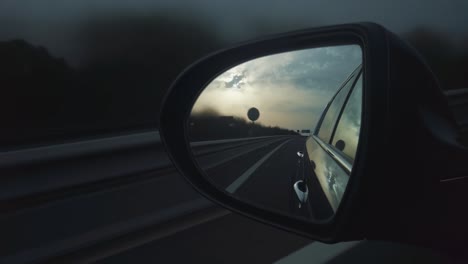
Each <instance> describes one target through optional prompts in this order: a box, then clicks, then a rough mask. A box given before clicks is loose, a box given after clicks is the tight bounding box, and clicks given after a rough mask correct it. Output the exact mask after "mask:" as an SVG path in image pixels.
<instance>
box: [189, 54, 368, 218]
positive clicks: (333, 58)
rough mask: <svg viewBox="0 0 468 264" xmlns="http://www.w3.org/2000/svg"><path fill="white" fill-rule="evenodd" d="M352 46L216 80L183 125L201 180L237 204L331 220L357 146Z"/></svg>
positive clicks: (358, 100) (252, 64)
mask: <svg viewBox="0 0 468 264" xmlns="http://www.w3.org/2000/svg"><path fill="white" fill-rule="evenodd" d="M361 65H362V53H361V48H360V46H359V45H343V46H331V47H321V48H313V49H305V50H296V51H291V52H285V53H279V54H273V55H270V56H266V57H261V58H257V59H254V60H251V61H247V62H245V63H243V64H240V65H237V66H235V67H233V68H231V69H229V70H227V71H226V72H224V73H222V74H221V75H219V76H217V78H215V79H214V80H213V81H212V82H211V83H209V84H208V85H207V87H206V88H205V89H204V90H203V91H202V93H201V94H200V96H199V97H198V98H197V101H196V102H195V104H194V106H193V109H192V112H191V115H190V117H189V120H188V122H187V125H188V128H187V129H188V137H189V140H190V144H191V147H192V152H193V156H194V158H195V160H196V162H197V164H198V166H199V167H200V169H201V170H202V171H203V172H204V175H205V176H206V177H207V178H208V180H209V181H210V182H211V183H212V184H213V185H214V186H216V187H217V188H219V189H220V190H222V191H224V192H226V193H228V194H230V195H232V196H233V197H235V198H236V199H239V200H241V201H243V202H246V203H250V204H252V205H255V206H257V207H262V208H264V209H267V210H270V211H276V212H279V213H282V214H286V215H289V216H294V217H298V218H302V219H307V220H309V221H318V220H326V219H329V218H330V217H332V216H333V214H334V213H335V212H336V210H337V209H338V206H339V204H340V202H341V199H342V197H343V193H344V192H345V189H346V186H347V183H348V181H349V176H350V175H351V171H352V165H353V161H354V158H355V154H356V149H357V144H358V141H359V131H360V127H361V112H362V111H361V108H362V89H363V88H362V76H361V75H362V73H361V71H362V70H361Z"/></svg>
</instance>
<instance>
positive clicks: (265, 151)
mask: <svg viewBox="0 0 468 264" xmlns="http://www.w3.org/2000/svg"><path fill="white" fill-rule="evenodd" d="M306 140H307V138H306V137H301V136H292V137H286V138H280V139H277V140H270V141H266V142H259V143H256V144H253V145H249V146H243V147H240V148H235V149H231V150H229V151H226V152H223V153H215V154H212V155H208V156H204V157H200V158H199V159H198V161H199V164H200V166H201V167H202V168H203V169H204V170H205V171H206V174H207V175H208V177H209V178H210V179H211V180H212V181H213V182H214V183H215V184H216V185H217V186H218V187H219V188H220V189H223V190H225V191H226V192H228V193H231V194H232V195H234V196H235V197H237V198H239V199H240V200H243V201H248V202H249V203H252V204H255V205H257V206H259V207H263V208H267V209H269V210H275V211H277V212H281V213H284V214H288V215H294V216H297V217H301V218H306V219H323V218H327V217H329V216H331V214H332V213H333V211H332V209H331V207H330V205H329V203H328V201H327V200H326V198H325V195H324V194H323V191H322V189H321V187H320V185H319V183H318V181H317V179H316V177H315V175H314V173H313V169H312V167H311V166H310V162H309V157H308V156H307V152H306V150H305V142H306ZM298 151H302V152H303V153H304V154H305V156H304V157H303V158H300V157H299V156H298V155H297V152H298ZM299 180H305V181H306V183H307V185H308V189H309V197H308V200H307V202H306V203H305V204H300V202H299V200H298V198H297V195H296V193H295V191H294V188H293V185H294V183H296V182H297V181H299Z"/></svg>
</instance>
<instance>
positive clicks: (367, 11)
mask: <svg viewBox="0 0 468 264" xmlns="http://www.w3.org/2000/svg"><path fill="white" fill-rule="evenodd" d="M467 11H468V1H466V0H433V1H431V0H411V1H407V0H391V1H390V0H386V1H384V0H350V1H337V0H315V1H311V0H298V1H286V0H284V1H280V0H265V1H251V0H236V1H214V0H186V1H173V0H159V1H153V0H132V1H128V0H80V1H75V0H43V1H37V0H2V1H0V23H1V24H2V27H1V28H0V41H3V40H8V39H11V38H24V39H26V40H28V41H29V42H32V43H33V44H35V45H43V46H46V47H47V48H48V49H50V50H51V52H52V53H53V54H54V55H56V56H61V57H62V56H63V57H66V58H67V59H68V60H69V61H72V62H73V61H74V60H79V58H78V57H79V56H80V52H81V49H83V46H82V45H84V44H83V43H81V41H82V39H80V37H79V36H77V34H78V33H79V31H80V27H81V26H82V23H83V21H86V20H90V19H93V18H100V17H105V16H114V17H115V16H117V17H118V16H119V15H132V14H136V15H139V14H142V13H143V14H164V15H167V16H169V17H174V16H179V17H184V18H187V19H192V20H195V21H198V22H200V23H202V24H203V25H204V26H205V27H206V28H209V29H210V30H216V31H217V34H218V35H219V37H221V38H223V39H225V40H226V41H227V43H235V42H239V41H243V40H247V39H250V38H254V37H257V36H259V35H265V34H271V33H280V32H284V31H288V30H294V29H299V28H305V27H315V26H322V25H331V24H340V23H351V22H360V21H373V22H377V23H380V24H382V25H384V26H386V27H387V28H389V29H390V30H393V31H395V32H397V33H404V32H408V31H411V30H413V29H414V28H416V27H427V28H430V29H432V30H436V31H441V32H445V33H448V34H449V36H451V37H455V38H456V37H457V36H461V35H468V23H466V13H467Z"/></svg>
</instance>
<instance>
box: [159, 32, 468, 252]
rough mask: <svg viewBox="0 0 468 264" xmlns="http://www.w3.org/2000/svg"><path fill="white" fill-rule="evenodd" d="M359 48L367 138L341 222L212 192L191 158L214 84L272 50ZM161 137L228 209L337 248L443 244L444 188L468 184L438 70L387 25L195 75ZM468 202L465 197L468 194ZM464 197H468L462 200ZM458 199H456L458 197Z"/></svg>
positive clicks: (288, 41)
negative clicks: (372, 242) (194, 131)
mask: <svg viewBox="0 0 468 264" xmlns="http://www.w3.org/2000/svg"><path fill="white" fill-rule="evenodd" d="M341 44H358V45H360V46H361V48H362V51H363V58H364V63H363V73H364V75H363V76H364V93H363V94H364V98H363V113H364V114H363V119H362V127H361V135H360V142H359V146H358V150H357V153H358V155H356V157H357V158H356V159H355V163H354V164H355V166H354V168H353V171H352V176H351V180H350V182H349V185H348V187H347V190H346V192H345V194H344V197H343V202H342V203H341V204H340V207H339V209H338V211H337V212H336V215H335V217H334V218H333V219H331V220H330V221H326V222H323V223H309V222H306V221H303V220H300V219H296V218H291V217H288V216H285V215H282V214H278V213H275V212H271V211H268V210H264V209H261V208H258V207H255V206H252V205H250V204H248V203H244V202H240V201H238V200H236V199H234V198H232V197H230V196H228V195H226V194H225V193H223V192H221V191H219V190H218V189H217V188H215V187H214V186H212V184H211V183H210V182H208V181H207V180H206V179H205V178H204V177H203V175H202V173H201V172H200V171H199V169H198V167H197V166H196V164H195V163H194V161H193V158H192V157H191V155H190V146H189V143H188V138H187V134H186V129H187V118H188V116H189V114H190V111H191V109H192V106H193V104H194V102H195V100H196V98H197V97H198V95H199V94H200V92H201V91H202V90H203V89H204V88H205V87H206V85H207V84H208V83H209V82H210V81H211V80H213V78H215V77H216V76H217V75H219V74H221V73H222V72H223V71H225V70H226V69H229V68H230V67H233V66H235V65H238V64H240V63H242V62H245V61H248V60H251V59H254V58H258V57H261V56H266V55H269V54H274V53H279V52H285V51H291V50H298V49H303V48H311V47H320V46H327V45H341ZM160 134H161V138H162V140H163V142H164V144H165V146H166V149H167V151H168V153H169V156H170V158H171V159H172V161H173V163H174V165H175V166H176V167H177V169H178V170H179V171H180V172H181V173H182V174H183V175H184V176H185V178H186V179H187V180H188V181H189V183H190V184H191V185H193V187H194V188H196V189H197V190H198V191H199V192H200V193H202V194H203V195H204V196H206V197H207V198H209V199H211V200H213V201H215V202H217V203H219V204H221V205H222V206H224V207H226V208H228V209H230V210H232V211H235V212H238V213H241V214H243V215H246V216H248V217H251V218H254V219H256V220H259V221H261V222H264V223H268V224H271V225H274V226H276V227H279V228H282V229H285V230H288V231H292V232H296V233H298V234H302V235H305V236H308V237H310V238H312V239H315V240H319V241H323V242H327V243H333V242H338V241H348V240H357V239H382V240H393V241H404V242H410V243H418V244H434V243H439V242H440V237H441V235H442V234H441V225H442V224H443V223H444V219H442V218H443V217H442V216H441V215H440V212H441V206H443V204H444V203H446V202H450V203H452V202H453V201H452V200H450V201H446V200H444V199H443V198H442V194H441V185H442V184H444V182H445V181H450V182H451V184H452V183H453V182H452V180H453V179H457V180H460V181H464V182H466V178H464V177H465V176H467V175H468V173H467V171H468V170H467V167H466V165H464V164H463V162H464V161H467V160H468V155H467V150H466V149H465V148H464V147H462V146H461V145H459V144H458V142H457V141H456V125H455V121H454V119H453V117H452V114H451V113H450V111H449V109H448V104H447V102H446V99H445V97H444V96H443V93H442V91H441V89H440V87H439V86H438V83H437V80H436V78H435V76H434V74H433V73H432V72H431V70H430V69H429V67H428V66H427V65H426V64H425V63H424V61H423V60H422V59H421V58H420V57H419V55H418V53H417V52H416V51H414V50H413V49H412V48H411V47H410V46H408V45H407V44H406V43H405V42H403V41H402V40H400V39H399V38H398V37H397V36H396V35H394V34H393V33H391V32H389V31H387V30H386V29H385V28H383V27H382V26H380V25H377V24H373V23H358V24H347V25H339V26H331V27H323V28H317V29H310V30H303V31H297V32H292V33H287V34H282V35H277V36H273V37H267V38H264V39H260V40H256V41H254V42H249V43H243V44H240V45H238V46H235V47H232V48H229V49H225V50H222V51H219V52H216V53H214V54H212V55H209V56H207V57H206V58H203V59H201V60H199V61H198V62H196V63H194V64H193V65H192V66H190V67H189V68H188V69H186V70H185V71H184V72H183V73H182V74H181V75H179V77H178V78H177V80H176V81H175V82H174V83H173V85H172V87H171V88H170V90H169V91H168V92H167V94H166V97H165V99H164V101H163V106H162V110H161V115H160ZM465 197H466V196H465ZM457 198H458V199H459V197H457ZM451 199H453V197H452V198H451Z"/></svg>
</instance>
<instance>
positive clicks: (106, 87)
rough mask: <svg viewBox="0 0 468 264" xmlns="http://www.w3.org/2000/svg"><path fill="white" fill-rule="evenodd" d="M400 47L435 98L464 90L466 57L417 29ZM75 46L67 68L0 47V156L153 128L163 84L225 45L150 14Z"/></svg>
mask: <svg viewBox="0 0 468 264" xmlns="http://www.w3.org/2000/svg"><path fill="white" fill-rule="evenodd" d="M404 38H405V39H407V40H408V41H409V42H410V43H412V44H413V45H414V46H415V47H416V48H417V49H418V50H419V51H420V52H421V53H422V54H423V55H424V57H425V58H426V59H427V61H428V63H429V64H430V66H431V67H432V68H433V70H434V72H435V73H436V74H437V76H438V77H439V80H440V82H441V84H442V86H443V88H444V89H452V88H461V87H468V77H467V76H468V49H466V48H465V49H464V50H463V49H459V50H457V49H455V48H453V47H452V43H451V42H450V41H449V38H447V37H446V36H443V35H441V34H439V33H436V32H432V31H430V30H427V29H423V28H421V29H417V30H415V31H412V32H409V33H407V34H405V35H404ZM77 41H79V42H80V45H81V47H82V48H83V56H82V57H81V59H80V61H81V62H80V64H79V65H75V66H71V64H70V63H68V62H67V61H65V60H64V59H63V58H56V57H54V56H52V55H51V54H50V52H49V51H48V50H47V47H40V46H35V45H33V44H31V43H28V41H27V40H21V39H17V40H7V41H3V42H0V58H1V60H0V76H1V77H0V78H1V85H2V89H1V95H0V100H1V102H0V122H1V124H2V128H1V130H0V147H2V148H3V149H5V148H9V147H14V146H17V145H19V144H34V143H37V142H45V141H54V140H59V141H63V140H67V139H70V140H72V139H73V138H76V137H80V138H83V137H93V136H95V135H97V134H115V133H118V132H119V131H120V132H122V131H130V130H132V131H137V130H143V129H155V128H157V127H158V123H157V117H158V112H159V108H160V104H161V98H162V95H163V94H164V92H165V90H166V89H168V87H169V86H170V84H171V82H172V81H173V80H174V79H175V78H176V77H177V75H178V74H179V73H180V72H181V71H182V70H183V69H184V68H185V67H186V66H188V65H189V64H190V63H192V62H193V61H195V60H196V59H198V58H200V57H202V56H203V55H205V54H207V53H209V52H211V51H214V50H216V49H218V48H221V47H223V46H226V44H227V43H223V41H221V40H220V38H219V37H218V35H217V34H216V33H215V32H214V31H212V29H211V28H210V27H207V26H206V25H202V24H200V23H197V22H194V21H189V20H184V19H183V18H182V17H175V16H173V17H165V16H154V15H151V16H150V15H148V16H134V17H132V16H129V17H119V18H118V19H106V18H100V19H94V20H91V21H88V22H87V23H86V24H85V25H83V29H82V31H81V33H80V36H79V38H78V40H77ZM466 44H468V37H467V38H466ZM465 47H468V45H465ZM191 122H192V123H193V124H195V125H194V126H193V127H191V132H192V134H193V137H194V138H193V139H194V140H203V139H206V138H204V137H207V138H209V139H217V138H227V137H246V136H262V135H271V134H282V133H286V134H287V133H291V131H288V130H285V129H281V128H275V127H264V126H261V125H257V124H252V123H250V122H247V121H246V120H244V119H242V118H239V117H219V116H218V117H216V116H213V115H211V116H210V115H208V116H206V115H205V116H203V115H202V116H194V117H193V118H192V120H191ZM233 127H235V128H236V129H233ZM215 128H216V129H215ZM216 130H217V131H219V134H218V135H216V134H215V131H216Z"/></svg>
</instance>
